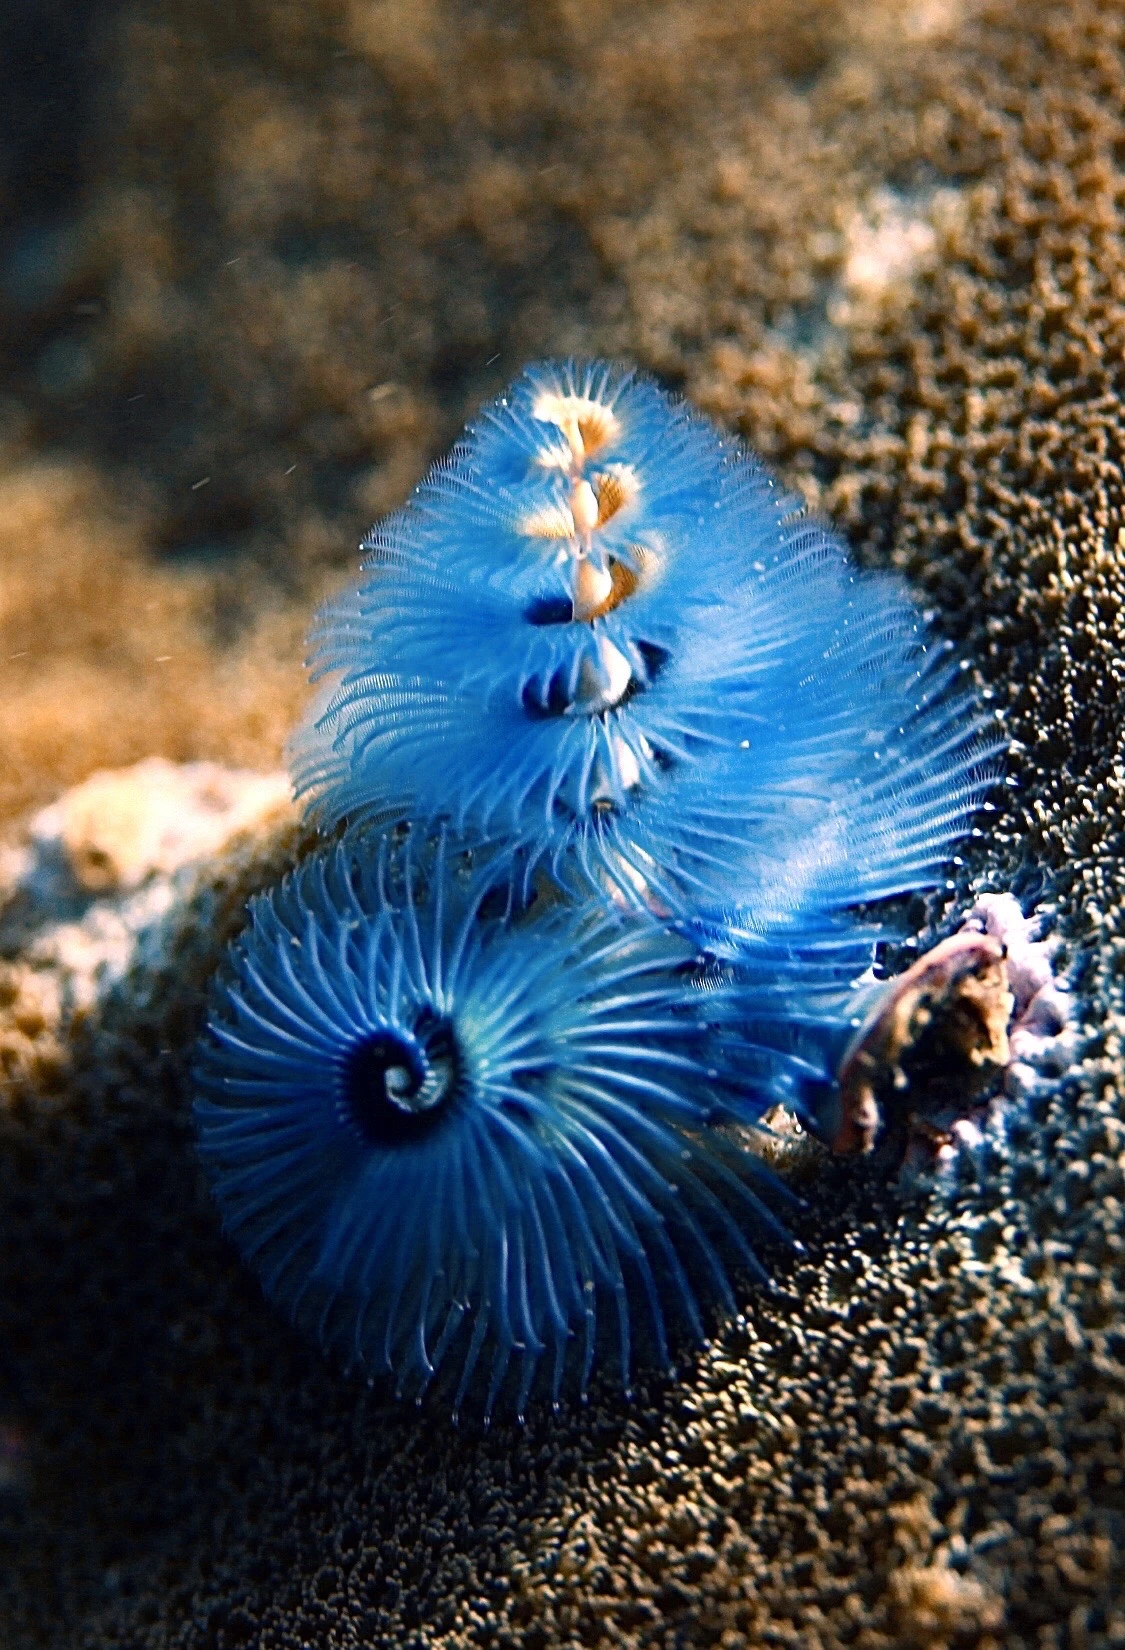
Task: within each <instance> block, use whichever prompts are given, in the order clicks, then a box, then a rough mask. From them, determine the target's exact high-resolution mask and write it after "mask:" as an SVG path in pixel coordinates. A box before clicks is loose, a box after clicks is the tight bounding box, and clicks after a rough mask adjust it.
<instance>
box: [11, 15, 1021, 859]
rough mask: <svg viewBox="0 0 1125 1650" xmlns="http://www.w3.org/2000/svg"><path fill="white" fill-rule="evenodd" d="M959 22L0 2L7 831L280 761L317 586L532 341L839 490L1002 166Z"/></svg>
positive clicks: (809, 484)
mask: <svg viewBox="0 0 1125 1650" xmlns="http://www.w3.org/2000/svg"><path fill="white" fill-rule="evenodd" d="M960 18H961V7H960V5H959V0H909V3H903V0H847V3H846V0H786V3H785V4H776V5H775V4H772V3H769V4H767V3H762V0H754V3H752V4H751V3H745V0H644V3H640V4H636V3H631V0H581V3H579V0H535V3H527V4H520V3H513V0H498V3H490V0H482V3H471V4H466V3H461V0H300V3H294V0H246V3H244V4H240V5H238V6H231V5H229V4H224V3H221V0H65V3H64V0H7V4H6V5H5V7H4V8H3V12H2V15H0V108H2V109H3V115H2V116H0V568H2V570H3V582H2V587H0V692H2V694H3V704H4V715H3V717H2V718H0V831H3V830H4V829H5V828H9V829H10V828H11V826H12V822H13V821H14V820H15V819H16V818H17V817H19V816H20V815H23V814H25V813H26V812H27V810H28V809H29V808H31V807H32V806H34V805H36V804H39V803H42V802H44V801H46V800H48V799H49V798H50V797H51V796H53V795H55V794H56V793H57V792H58V791H59V790H60V789H61V788H63V787H64V786H66V785H68V784H70V783H72V782H73V781H75V780H76V779H78V778H81V777H82V776H84V775H85V774H87V773H89V772H90V771H92V770H93V769H95V768H97V767H101V766H106V765H110V766H116V765H120V764H124V763H128V762H131V761H134V760H136V759H138V758H140V757H142V756H146V755H150V754H160V755H164V756H167V757H170V758H173V759H177V760H185V759H190V758H194V757H201V756H206V757H215V758H219V759H222V760H225V761H228V762H235V763H238V764H242V765H246V766H252V767H258V768H270V767H273V766H275V765H276V764H277V762H278V760H279V755H280V751H281V747H282V742H283V740H284V737H285V734H286V731H287V729H288V728H289V727H290V726H291V724H292V722H293V720H294V716H295V714H296V711H297V709H298V707H299V705H300V703H301V700H302V694H303V677H302V670H301V653H302V637H303V633H304V628H305V625H306V622H307V616H308V612H309V609H310V606H311V604H312V602H313V601H314V599H316V598H317V597H319V596H320V595H322V594H323V592H324V591H325V590H326V589H327V588H329V587H331V586H332V585H333V584H335V583H339V582H340V581H341V579H342V578H343V576H344V575H345V573H346V571H347V570H348V569H349V568H350V567H352V566H353V565H354V564H355V556H356V551H355V547H356V544H357V542H358V539H359V537H360V535H361V534H362V533H363V532H364V531H365V529H366V528H367V527H368V526H369V525H370V523H371V521H372V519H373V518H374V517H376V516H377V515H378V514H380V513H381V512H383V511H385V510H387V509H389V508H391V507H393V506H394V505H396V504H398V503H399V502H400V501H401V500H402V498H403V497H404V495H405V494H406V492H407V491H408V489H409V488H410V486H411V485H412V484H413V483H414V481H415V480H416V479H417V478H418V476H419V475H420V473H421V472H422V470H423V469H424V467H425V465H426V463H427V461H428V460H429V459H431V458H432V457H433V456H435V454H437V453H438V452H439V451H440V450H441V449H442V448H443V447H444V446H446V445H447V444H448V442H449V441H450V440H451V439H452V437H453V435H454V434H455V433H456V431H457V429H458V428H459V426H460V425H461V423H462V422H463V420H464V419H465V418H466V416H468V415H470V414H471V413H472V412H473V410H474V409H475V408H476V407H477V406H478V405H479V404H480V402H481V400H482V398H484V397H486V396H488V395H490V394H493V393H495V392H496V391H498V390H499V389H500V388H501V387H502V386H503V385H504V383H505V382H506V381H507V380H508V379H509V378H510V377H511V376H512V375H513V374H514V373H515V372H516V371H517V370H518V369H519V367H520V366H521V365H522V364H523V363H524V362H526V361H527V360H529V359H534V358H536V357H540V356H544V355H550V354H559V353H567V352H578V353H598V354H608V355H614V356H628V357H631V358H633V359H635V360H637V361H638V362H639V363H640V364H641V365H642V366H643V367H645V368H647V369H649V370H650V371H653V372H655V373H657V374H658V375H659V376H660V377H661V379H662V380H663V382H664V383H665V384H666V385H670V386H673V387H680V388H683V389H685V390H687V391H688V392H689V393H691V394H692V395H693V397H694V398H695V399H696V400H697V401H698V402H699V403H701V404H702V405H703V406H704V407H706V408H707V409H708V410H710V411H711V412H713V413H715V414H716V415H718V416H719V417H721V418H725V419H726V420H727V421H728V422H732V423H735V424H738V425H740V427H741V428H742V429H743V430H744V431H745V433H747V434H748V435H749V436H750V437H751V439H752V440H753V441H754V442H755V444H756V445H757V446H759V448H761V449H763V450H764V451H765V452H766V453H767V455H768V456H769V457H770V458H771V459H773V460H774V462H775V463H777V464H779V465H780V466H781V467H782V468H783V470H784V471H785V473H786V475H787V477H788V479H789V480H791V481H794V482H795V483H796V484H798V485H799V486H801V487H803V488H804V490H805V492H806V493H807V494H808V496H809V497H810V498H811V499H812V500H813V501H814V502H824V501H825V492H824V490H825V488H830V487H831V485H832V483H833V482H834V480H835V478H836V477H837V476H838V475H839V473H840V469H841V454H842V451H843V449H842V446H841V437H847V438H849V439H850V438H854V437H855V436H856V435H857V434H859V433H861V426H862V425H863V424H864V422H865V421H867V420H868V419H869V418H870V415H871V414H872V413H877V411H878V408H877V406H876V405H874V403H869V404H868V405H866V406H864V405H863V402H862V399H861V398H860V397H857V385H856V379H855V368H854V362H855V360H856V359H857V358H861V357H862V355H863V347H864V339H865V338H869V336H870V334H871V332H872V329H875V331H876V332H877V331H878V330H879V329H880V328H885V326H886V324H887V316H888V312H890V313H891V314H892V315H893V314H894V313H896V312H898V311H901V309H902V306H903V304H904V302H907V301H908V300H909V298H910V295H911V288H912V283H915V282H916V281H917V280H918V279H919V278H924V277H925V274H926V272H927V270H928V269H929V268H930V267H931V266H932V265H933V263H934V262H935V261H936V259H937V258H938V256H939V254H940V251H941V248H942V245H943V243H944V242H947V241H948V240H949V238H950V237H951V236H955V235H956V234H957V233H958V232H959V227H960V226H962V224H963V220H964V218H965V214H966V210H968V209H969V208H971V200H970V197H969V195H968V194H967V193H966V190H967V186H969V185H971V184H972V182H973V181H974V179H979V178H980V177H981V176H982V175H983V174H984V170H985V168H986V167H987V164H988V159H989V153H988V150H989V141H988V137H987V134H986V133H984V132H982V131H981V130H980V127H979V123H977V124H976V128H975V129H973V128H968V129H966V130H965V131H958V130H957V123H956V120H955V119H954V118H953V116H952V114H951V110H950V108H949V105H948V102H947V100H945V99H944V96H943V93H944V89H945V83H946V81H947V79H948V74H947V67H946V65H945V62H944V53H945V51H946V49H947V48H948V47H949V46H950V45H955V44H956V39H957V29H958V24H959V21H960ZM857 351H858V357H857ZM849 360H851V362H852V375H851V378H850V379H849V370H848V363H849ZM860 389H862V386H860ZM829 502H831V500H829ZM857 537H862V534H859V535H857Z"/></svg>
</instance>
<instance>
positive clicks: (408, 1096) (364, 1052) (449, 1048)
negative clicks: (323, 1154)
mask: <svg viewBox="0 0 1125 1650" xmlns="http://www.w3.org/2000/svg"><path fill="white" fill-rule="evenodd" d="M460 1067H461V1062H460V1057H459V1054H458V1049H457V1041H456V1038H455V1036H454V1032H453V1026H452V1024H451V1022H450V1021H449V1020H447V1019H443V1018H442V1017H441V1016H440V1015H438V1014H435V1013H434V1011H433V1010H432V1009H429V1008H426V1009H423V1010H422V1012H421V1013H420V1014H419V1016H418V1018H417V1020H416V1021H415V1024H414V1033H413V1035H410V1034H409V1033H405V1032H400V1031H373V1032H371V1033H369V1035H368V1036H366V1037H364V1038H362V1039H361V1040H360V1041H359V1042H357V1043H355V1044H354V1045H353V1046H352V1047H351V1048H350V1049H349V1050H348V1051H347V1053H346V1055H345V1056H344V1059H343V1062H342V1068H341V1073H340V1078H341V1103H342V1110H343V1112H344V1115H345V1116H346V1117H347V1118H348V1120H349V1121H350V1122H351V1123H352V1124H353V1125H354V1126H355V1127H356V1128H357V1129H358V1130H359V1132H360V1134H361V1135H363V1137H364V1139H366V1140H369V1141H371V1142H372V1143H373V1144H375V1145H380V1146H389V1145H396V1144H399V1143H401V1142H403V1141H408V1140H412V1139H417V1138H418V1137H419V1136H420V1135H422V1134H424V1133H426V1132H428V1130H429V1129H430V1128H432V1127H433V1126H434V1124H435V1123H437V1122H438V1121H439V1120H440V1118H441V1117H442V1116H444V1114H445V1112H446V1110H447V1108H448V1104H449V1102H450V1101H451V1100H452V1099H453V1097H454V1095H455V1094H456V1091H457V1087H458V1079H459V1075H460Z"/></svg>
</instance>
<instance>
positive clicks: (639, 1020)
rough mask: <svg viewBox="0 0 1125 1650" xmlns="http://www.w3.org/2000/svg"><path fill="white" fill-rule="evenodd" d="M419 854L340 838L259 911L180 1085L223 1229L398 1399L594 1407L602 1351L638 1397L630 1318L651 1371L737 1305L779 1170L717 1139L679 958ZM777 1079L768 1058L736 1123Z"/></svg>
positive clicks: (774, 1057)
mask: <svg viewBox="0 0 1125 1650" xmlns="http://www.w3.org/2000/svg"><path fill="white" fill-rule="evenodd" d="M412 841H413V839H412V838H411V836H410V835H409V834H408V835H407V837H406V839H405V840H401V839H399V840H394V841H392V840H390V839H388V838H387V837H383V838H382V839H380V840H378V841H376V842H371V841H369V840H368V841H364V842H361V843H354V842H351V841H348V842H346V843H345V844H343V845H341V846H338V847H337V848H336V849H335V850H333V851H332V852H331V853H330V854H328V855H327V856H326V857H318V858H314V859H312V860H309V861H306V862H305V864H304V865H303V866H302V867H301V869H300V870H298V871H297V872H295V873H294V874H293V875H292V876H291V877H290V878H289V879H288V880H287V881H286V882H285V883H284V885H283V886H281V887H280V888H279V889H277V890H275V891H274V892H272V893H271V894H268V895H266V896H263V897H261V898H259V899H258V900H257V901H256V902H255V904H254V906H253V908H252V919H251V922H250V925H249V927H248V929H247V930H246V931H245V933H244V934H243V936H242V938H241V939H240V940H239V941H238V942H237V944H236V945H235V947H234V949H233V952H232V955H231V958H230V961H229V965H228V969H227V971H226V974H225V976H224V978H223V980H222V983H221V985H220V986H219V988H218V990H217V995H216V1001H215V1005H214V1009H213V1012H212V1015H211V1019H210V1023H209V1027H208V1032H207V1035H206V1037H205V1039H204V1042H203V1044H202V1048H201V1053H200V1056H199V1060H198V1068H197V1075H198V1083H199V1098H198V1099H197V1101H196V1119H197V1123H198V1128H199V1136H200V1150H201V1152H202V1155H203V1158H204V1162H205V1164H206V1166H207V1169H208V1172H209V1177H210V1179H211V1182H212V1186H213V1189H214V1192H215V1196H216V1198H217V1200H218V1203H219V1206H220V1208H221V1210H222V1214H223V1219H224V1223H225V1225H226V1228H227V1230H228V1232H229V1233H230V1235H231V1236H232V1238H233V1239H234V1241H235V1242H236V1243H237V1244H238V1246H239V1248H240V1249H241V1250H242V1252H243V1254H244V1255H245V1256H246V1257H247V1258H248V1259H249V1260H250V1261H251V1262H252V1263H253V1264H254V1266H255V1267H256V1269H257V1270H258V1271H259V1273H260V1275H261V1277H262V1280H263V1282H264V1285H265V1288H266V1290H267V1292H268V1293H269V1294H270V1295H271V1296H272V1297H273V1298H274V1299H275V1300H276V1301H277V1302H278V1304H279V1305H280V1306H281V1307H282V1308H283V1309H284V1310H285V1311H286V1312H287V1313H288V1314H289V1315H290V1316H291V1317H292V1318H293V1319H294V1320H295V1321H296V1322H297V1323H298V1324H300V1325H301V1326H302V1327H303V1328H305V1329H306V1330H310V1331H311V1332H312V1333H314V1334H315V1335H316V1336H317V1337H318V1338H319V1339H320V1341H321V1342H322V1343H323V1344H324V1345H325V1347H326V1348H329V1349H331V1350H332V1351H333V1352H335V1353H336V1354H337V1355H338V1356H339V1357H340V1358H341V1359H342V1361H343V1362H344V1363H345V1364H347V1365H350V1366H359V1367H361V1368H362V1369H363V1370H365V1371H366V1372H367V1373H368V1374H369V1375H371V1376H374V1375H376V1374H378V1373H379V1372H381V1371H388V1372H391V1373H393V1375H394V1378H395V1382H396V1385H397V1388H398V1389H399V1390H400V1391H409V1392H413V1393H415V1394H416V1395H418V1396H420V1395H421V1393H422V1391H423V1390H424V1389H425V1388H426V1386H427V1385H428V1384H429V1382H430V1381H431V1379H433V1378H434V1377H435V1375H436V1374H437V1373H438V1372H439V1371H440V1370H441V1369H442V1367H443V1366H447V1367H449V1368H451V1369H452V1371H453V1373H452V1375H451V1377H450V1382H449V1384H450V1386H451V1388H452V1391H453V1405H454V1408H455V1409H457V1408H459V1407H460V1405H461V1403H462V1400H463V1398H464V1396H465V1394H466V1393H467V1392H469V1391H470V1388H472V1389H473V1396H474V1402H477V1401H479V1399H480V1397H481V1396H482V1395H483V1406H484V1410H485V1413H486V1415H487V1414H490V1413H491V1411H492V1408H493V1405H494V1403H495V1401H496V1399H497V1396H498V1395H499V1393H500V1392H501V1389H502V1388H503V1387H504V1385H505V1381H506V1379H507V1380H508V1382H509V1391H510V1393H511V1395H512V1396H514V1401H515V1406H516V1409H517V1411H519V1412H522V1411H523V1408H524V1405H525V1403H526V1401H527V1398H528V1395H529V1394H530V1392H531V1391H532V1387H533V1385H534V1383H535V1381H536V1376H537V1372H538V1371H539V1369H540V1365H541V1360H542V1367H543V1369H544V1384H545V1385H546V1386H547V1387H548V1388H549V1390H550V1392H551V1394H552V1395H553V1397H554V1398H556V1399H557V1398H558V1396H559V1393H560V1391H561V1390H562V1388H563V1383H564V1378H565V1377H566V1374H567V1370H568V1367H569V1368H570V1370H571V1373H572V1375H573V1380H574V1383H575V1384H576V1385H577V1386H578V1387H579V1388H580V1389H581V1390H583V1391H584V1390H585V1388H586V1384H587V1381H588V1378H589V1375H590V1371H591V1367H592V1365H593V1362H594V1359H595V1354H596V1352H597V1351H598V1348H599V1346H600V1345H601V1344H602V1342H603V1341H604V1340H606V1339H608V1340H609V1341H611V1343H612V1345H613V1355H614V1358H615V1360H616V1362H617V1365H618V1367H619V1369H620V1372H621V1378H622V1381H623V1382H624V1383H625V1384H628V1381H629V1372H630V1364H631V1358H632V1338H633V1328H634V1320H635V1319H639V1320H643V1321H642V1323H641V1324H640V1328H641V1331H642V1334H643V1337H644V1339H645V1340H646V1342H647V1344H648V1346H649V1348H650V1350H651V1352H652V1353H653V1354H654V1355H655V1358H656V1361H657V1362H658V1363H660V1364H667V1362H668V1345H669V1333H670V1331H671V1329H672V1328H673V1327H674V1326H676V1325H678V1326H679V1328H680V1329H681V1330H682V1329H684V1328H686V1329H687V1330H688V1331H689V1332H691V1333H692V1334H693V1336H694V1337H695V1338H696V1339H698V1338H699V1337H700V1336H701V1334H702V1332H703V1322H704V1320H703V1316H702V1309H703V1306H704V1305H705V1304H708V1303H713V1302H715V1301H716V1300H717V1301H719V1302H721V1303H722V1304H723V1305H724V1306H725V1307H726V1308H727V1309H733V1304H734V1297H733V1294H732V1290H731V1286H730V1283H729V1281H728V1275H727V1265H728V1263H729V1262H730V1261H731V1260H734V1261H736V1262H739V1263H741V1264H742V1265H744V1266H747V1267H750V1268H751V1269H757V1267H758V1263H757V1262H756V1260H755V1257H754V1255H753V1253H752V1251H751V1249H750V1247H749V1244H748V1241H747V1235H746V1234H747V1233H748V1232H749V1233H752V1232H753V1231H754V1230H755V1229H757V1230H759V1231H761V1230H762V1229H763V1228H768V1229H772V1230H773V1231H774V1232H775V1233H779V1232H780V1227H779V1226H778V1223H777V1221H776V1219H775V1217H774V1216H773V1215H772V1214H771V1213H770V1211H769V1208H768V1207H767V1205H766V1204H765V1203H763V1202H762V1200H761V1198H760V1197H759V1195H758V1190H759V1189H762V1188H763V1187H764V1186H765V1184H766V1183H769V1184H770V1185H772V1181H771V1180H770V1177H769V1175H768V1173H767V1171H765V1170H764V1168H763V1167H762V1165H761V1163H760V1162H759V1161H758V1160H757V1159H756V1158H755V1157H754V1156H753V1155H752V1154H751V1153H749V1152H748V1151H745V1150H742V1149H739V1148H738V1147H737V1146H736V1145H735V1144H733V1143H732V1142H731V1141H730V1140H728V1139H727V1137H726V1135H725V1134H724V1133H723V1132H722V1131H716V1130H715V1129H714V1128H713V1124H714V1123H715V1121H716V1119H717V1118H718V1119H721V1118H722V1117H723V1116H724V1115H725V1116H726V1117H727V1119H728V1120H729V1119H730V1117H731V1116H732V1115H733V1114H731V1113H730V1112H729V1111H728V1110H726V1109H725V1107H724V1101H723V1095H722V1093H721V1091H720V1086H719V1085H720V1083H721V1078H720V1076H719V1073H718V1072H717V1071H715V1070H708V1069H707V1068H706V1066H705V1065H704V1063H703V1058H702V1044H701V1039H703V1038H705V1037H706V1036H707V1026H706V1024H705V1022H704V1020H703V1018H702V1017H701V1015H700V1013H699V1012H698V1010H699V1007H700V1005H701V1003H703V1004H706V1003H707V1001H708V999H707V998H705V997H701V995H700V994H699V993H698V992H697V991H694V990H693V988H692V985H691V981H690V963H691V954H690V951H689V949H688V948H687V947H686V946H685V944H684V942H682V941H681V940H679V939H677V938H676V937H675V936H673V935H671V934H669V933H666V932H664V931H662V930H661V929H659V928H658V927H657V926H656V925H654V924H651V923H636V922H634V923H631V924H628V925H623V924H622V923H621V922H620V921H619V920H615V919H612V918H610V917H608V916H606V915H604V914H602V913H600V911H599V909H598V907H597V906H596V905H595V906H593V907H592V908H591V907H589V906H587V907H586V908H585V909H583V910H578V909H574V908H570V907H558V906H556V907H555V908H553V909H551V910H548V911H547V912H545V913H537V912H536V910H535V909H534V907H533V908H532V910H531V911H530V912H528V911H527V910H526V909H522V908H520V907H517V906H514V905H512V904H511V899H510V896H511V888H510V883H509V884H508V893H507V896H506V897H502V898H501V897H498V896H500V895H502V894H503V892H504V888H505V879H504V872H503V870H502V869H501V870H500V871H499V872H498V873H497V874H498V875H499V878H500V881H499V883H498V884H497V883H496V882H495V881H494V880H492V879H491V878H490V877H489V876H488V875H485V874H483V873H482V872H481V871H480V870H479V869H478V870H476V871H474V870H473V869H472V868H471V867H469V866H467V865H466V862H465V856H464V855H459V854H457V853H454V852H452V851H447V849H446V847H445V844H444V841H438V842H437V843H436V844H434V843H431V844H429V845H426V844H425V843H423V844H422V846H421V848H416V847H413V846H412ZM416 859H417V861H418V863H417V864H416V863H415V860H416ZM685 968H686V972H685ZM786 1064H794V1065H795V1064H796V1062H795V1061H793V1060H791V1059H790V1058H789V1057H788V1056H785V1055H783V1054H779V1053H776V1052H773V1051H769V1050H763V1051H762V1054H761V1058H760V1060H759V1068H760V1071H761V1073H762V1080H761V1082H760V1083H759V1085H758V1087H759V1089H760V1092H761V1096H762V1099H761V1102H760V1103H758V1104H757V1105H756V1106H755V1103H754V1102H753V1100H752V1099H751V1100H749V1101H748V1100H746V1099H744V1100H743V1101H742V1103H741V1115H742V1117H743V1118H744V1119H745V1118H747V1117H749V1119H750V1120H751V1121H753V1119H754V1118H755V1117H756V1115H760V1113H761V1111H762V1110H764V1108H765V1103H766V1097H767V1096H768V1093H769V1083H770V1080H771V1074H772V1071H773V1070H774V1068H778V1069H780V1068H781V1067H783V1066H785V1065H786ZM741 1086H742V1088H743V1089H744V1090H745V1089H751V1090H752V1089H753V1088H754V1083H753V1081H752V1080H751V1079H748V1080H747V1081H746V1082H745V1083H743V1084H742V1085H741ZM729 1093H730V1090H729V1085H728V1097H729ZM775 1189H776V1188H775ZM605 1317H608V1318H609V1319H610V1320H611V1324H606V1325H603V1323H602V1319H603V1318H605ZM474 1383H475V1384H474Z"/></svg>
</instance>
